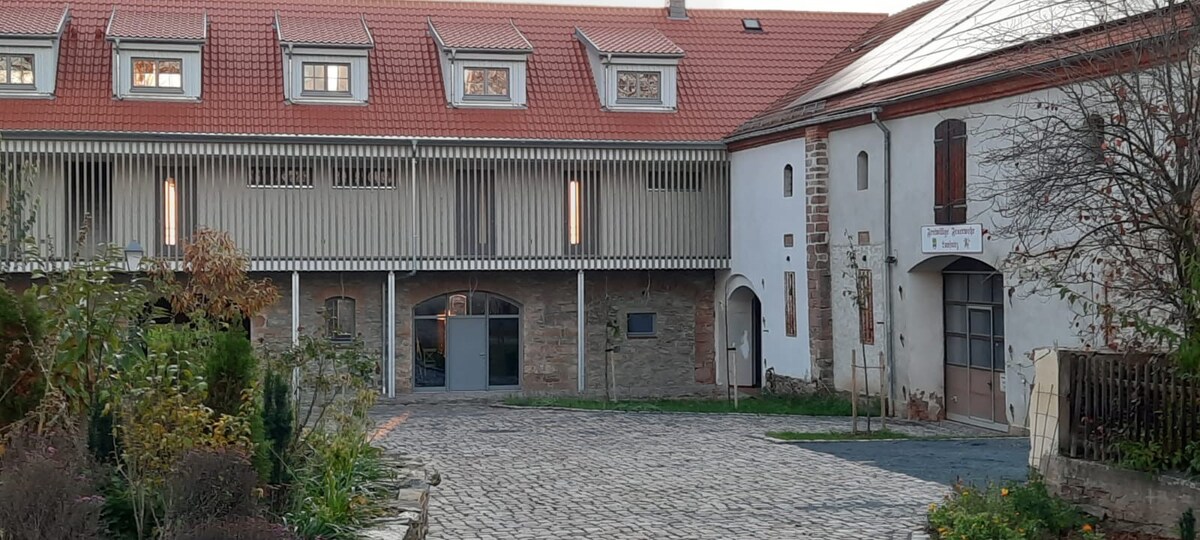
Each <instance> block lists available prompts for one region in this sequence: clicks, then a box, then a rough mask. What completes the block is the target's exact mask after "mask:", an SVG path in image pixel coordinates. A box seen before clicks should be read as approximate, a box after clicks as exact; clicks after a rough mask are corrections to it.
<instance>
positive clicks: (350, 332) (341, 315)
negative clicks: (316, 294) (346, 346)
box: [325, 296, 355, 341]
mask: <svg viewBox="0 0 1200 540" xmlns="http://www.w3.org/2000/svg"><path fill="white" fill-rule="evenodd" d="M325 335H326V337H328V338H329V339H331V340H333V341H351V340H353V339H354V335H355V333H354V299H353V298H349V297H346V296H335V297H333V298H328V299H326V300H325Z"/></svg>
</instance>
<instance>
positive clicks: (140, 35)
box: [105, 9, 208, 43]
mask: <svg viewBox="0 0 1200 540" xmlns="http://www.w3.org/2000/svg"><path fill="white" fill-rule="evenodd" d="M105 33H106V34H107V36H108V39H110V40H117V39H129V40H136V41H161V42H168V43H203V42H204V41H205V40H206V39H208V15H207V14H206V13H204V12H202V11H201V12H193V13H169V12H158V11H129V10H121V9H114V10H113V12H112V16H111V17H109V19H108V29H107V31H106V32H105Z"/></svg>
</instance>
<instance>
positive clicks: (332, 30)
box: [278, 15, 371, 46]
mask: <svg viewBox="0 0 1200 540" xmlns="http://www.w3.org/2000/svg"><path fill="white" fill-rule="evenodd" d="M278 25H279V41H280V42H282V43H298V44H299V43H303V44H306V45H362V46H370V45H371V33H370V32H368V31H367V27H366V21H364V20H363V19H362V18H354V19H351V18H347V17H341V18H329V17H307V16H304V15H280V16H279V21H278Z"/></svg>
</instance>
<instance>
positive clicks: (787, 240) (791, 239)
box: [783, 234, 796, 247]
mask: <svg viewBox="0 0 1200 540" xmlns="http://www.w3.org/2000/svg"><path fill="white" fill-rule="evenodd" d="M795 245H796V235H794V234H785V235H783V247H794V246H795Z"/></svg>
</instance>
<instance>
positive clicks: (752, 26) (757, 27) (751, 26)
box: [742, 19, 763, 32]
mask: <svg viewBox="0 0 1200 540" xmlns="http://www.w3.org/2000/svg"><path fill="white" fill-rule="evenodd" d="M742 29H743V30H745V31H747V32H762V31H763V27H762V21H760V20H758V19H742Z"/></svg>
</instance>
